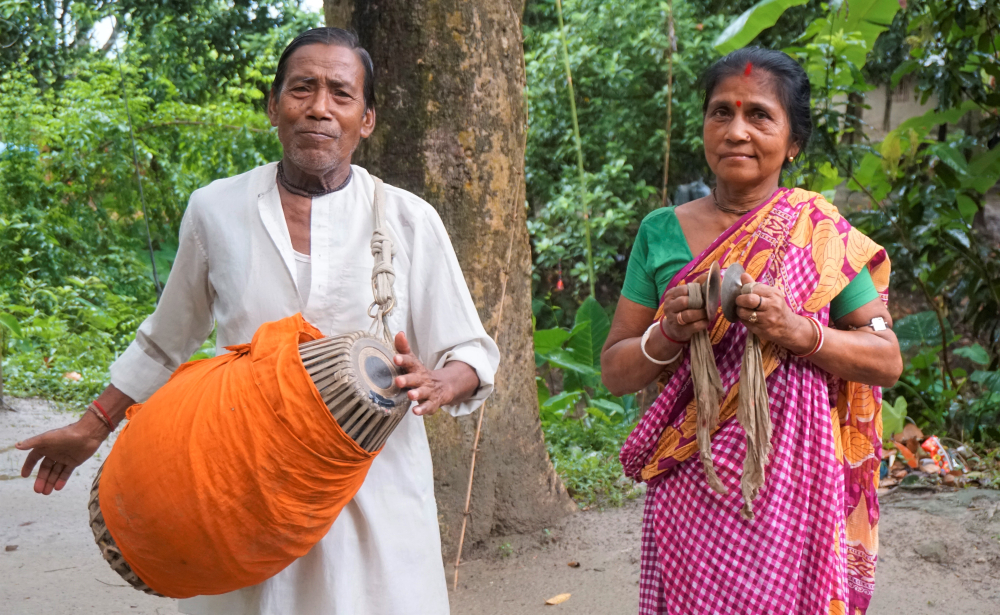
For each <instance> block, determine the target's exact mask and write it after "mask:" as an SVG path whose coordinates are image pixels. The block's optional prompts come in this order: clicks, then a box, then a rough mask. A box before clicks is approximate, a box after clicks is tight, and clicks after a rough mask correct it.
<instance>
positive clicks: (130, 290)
mask: <svg viewBox="0 0 1000 615" xmlns="http://www.w3.org/2000/svg"><path fill="white" fill-rule="evenodd" d="M237 4H238V5H239V6H238V7H236V10H235V11H228V10H227V11H224V12H226V15H225V16H223V18H221V19H220V20H217V22H216V23H215V24H214V25H213V24H212V23H211V22H212V20H213V12H212V11H213V10H215V9H212V7H213V6H215V5H212V4H211V3H207V4H206V3H200V4H199V3H194V4H191V5H185V7H183V10H181V12H175V13H173V14H172V18H171V19H163V20H159V19H154V18H151V17H150V15H151V14H152V13H156V12H157V11H161V12H162V10H166V9H163V7H145V8H136V9H135V10H134V11H132V12H130V13H129V17H128V19H127V20H126V21H127V25H128V28H127V29H128V31H130V32H131V34H132V35H131V36H129V37H126V36H125V34H124V32H118V36H119V40H118V44H119V46H120V47H121V49H122V51H121V53H120V56H119V58H115V57H114V56H111V57H109V56H108V55H107V54H106V53H105V51H106V50H95V49H92V48H90V47H89V46H87V45H82V46H77V47H73V48H64V47H63V46H62V41H63V39H62V38H60V35H58V32H61V31H62V30H60V28H62V29H66V28H68V29H69V30H73V31H74V32H75V35H76V36H78V37H81V38H80V40H82V41H86V37H87V36H88V35H89V32H90V30H91V28H92V27H93V22H94V20H96V19H99V18H100V17H102V16H103V15H104V14H106V13H115V11H116V8H115V7H116V6H118V8H120V6H119V5H116V4H115V3H110V4H108V3H103V4H102V6H101V7H97V8H94V7H92V6H90V5H89V4H88V3H86V2H83V3H74V4H73V7H72V10H71V11H69V12H68V13H67V20H69V21H72V22H73V23H72V24H70V25H67V24H66V23H58V24H57V23H55V22H53V20H52V19H51V15H49V14H48V13H46V11H47V10H48V9H47V8H46V7H45V6H39V7H33V8H32V12H30V14H28V13H25V15H26V16H27V17H28V19H27V21H26V25H24V28H23V29H22V30H21V31H19V32H15V33H9V34H10V37H9V38H6V39H5V41H6V40H16V41H17V42H18V44H17V45H16V46H14V47H5V48H4V49H3V50H2V52H0V67H2V69H3V70H2V71H0V313H2V314H5V319H8V320H9V321H12V322H13V323H14V325H16V326H17V329H18V330H17V331H16V332H15V331H14V330H13V329H12V328H11V327H9V326H4V327H0V328H2V329H3V330H4V331H5V333H4V336H3V338H2V340H0V341H2V342H3V343H2V344H0V356H2V360H3V375H4V377H5V380H6V383H5V384H6V392H7V393H9V394H14V395H44V396H46V397H49V398H52V399H61V400H75V401H84V400H87V399H91V398H93V396H94V395H96V394H97V392H99V391H100V390H101V389H102V388H103V387H104V386H105V385H106V384H107V383H106V378H107V368H108V365H109V364H110V363H111V362H112V361H113V360H114V359H115V357H117V356H118V354H119V353H121V352H122V351H123V350H124V348H125V347H126V345H127V344H128V343H129V341H130V340H131V338H132V336H133V335H134V333H135V330H136V329H137V328H138V325H139V323H140V322H141V321H142V319H143V318H145V317H146V316H147V315H148V314H149V313H150V312H152V310H153V308H154V306H155V302H156V289H155V286H154V284H153V281H152V279H151V272H152V267H151V264H150V261H149V258H150V257H149V252H148V250H147V235H146V228H147V224H148V227H149V231H150V233H151V235H152V243H153V248H154V250H155V259H156V264H157V269H158V274H159V278H160V281H161V282H164V281H165V280H166V277H167V275H168V274H169V268H170V265H171V264H172V260H173V257H174V255H175V253H176V249H177V244H176V237H177V232H178V230H179V225H180V221H181V217H182V215H183V212H184V208H185V207H186V205H187V201H188V198H189V196H190V194H191V192H192V191H194V190H195V189H197V188H199V187H201V186H204V185H206V184H208V183H209V182H211V181H213V180H215V179H218V178H221V177H227V176H231V175H236V174H239V173H242V172H245V171H247V170H249V169H251V168H253V167H255V166H258V165H260V164H263V163H265V162H268V161H270V160H274V159H276V158H278V157H279V156H280V152H281V149H280V144H279V142H278V139H277V136H276V134H275V133H274V131H273V130H272V129H271V127H270V123H269V121H268V119H267V117H266V115H265V114H264V113H263V110H262V109H263V107H262V101H263V98H264V92H265V91H266V89H267V86H268V85H269V79H270V77H267V78H265V77H264V76H263V75H264V73H265V72H266V73H268V74H271V73H273V67H274V65H275V64H276V63H277V56H278V54H279V53H280V51H281V49H282V48H283V46H284V45H285V44H286V43H287V42H288V40H290V39H291V38H292V36H294V35H295V34H297V33H298V32H299V31H300V30H302V29H305V28H306V27H310V26H314V25H316V24H317V23H318V16H317V15H314V14H307V13H303V12H301V11H299V10H298V9H297V8H295V7H294V6H291V5H289V6H285V5H286V4H288V3H284V2H279V3H278V4H279V5H280V6H283V7H285V9H287V12H286V13H282V14H281V16H280V18H272V17H269V16H268V15H270V11H271V8H270V4H273V3H258V8H259V9H260V10H262V11H264V12H265V14H266V15H265V18H264V19H262V20H261V21H255V19H254V17H253V15H252V13H253V11H255V10H257V9H256V8H254V9H252V10H251V7H249V6H248V5H245V3H237ZM215 8H216V9H217V8H218V7H215ZM209 9H212V10H209ZM95 11H96V12H95ZM102 11H103V12H102ZM183 11H189V12H188V13H184V12H183ZM241 11H242V12H241ZM248 11H249V13H248ZM168 12H169V11H168ZM215 12H216V13H217V12H218V11H217V10H215ZM237 13H239V14H237ZM216 17H218V15H216ZM74 20H75V21H74ZM251 22H252V23H251ZM10 25H11V24H10V22H9V21H6V20H2V19H0V31H4V32H6V30H4V28H7V27H8V26H10ZM276 26H277V27H276ZM220 27H222V28H223V30H219V28H220ZM46 28H48V30H46ZM181 30H185V31H184V32H181ZM57 31H58V32H57ZM195 31H197V32H199V33H201V34H205V33H210V34H211V33H214V34H212V35H211V36H212V37H215V36H225V37H227V41H226V43H225V45H222V46H220V47H219V49H222V50H224V51H225V52H226V53H225V54H223V55H222V56H220V55H218V54H217V53H216V54H214V55H213V53H208V52H205V53H202V52H204V49H202V50H201V51H198V50H197V49H194V48H191V49H187V48H185V49H180V47H184V46H185V45H186V44H187V43H186V42H185V41H188V40H189V39H188V38H186V37H189V36H191V35H192V33H193V32H195ZM53 32H57V33H56V34H53V35H52V36H49V34H52V33H53ZM199 36H200V35H199ZM234 37H235V38H234ZM123 38H124V39H126V40H121V39H123ZM210 38H211V37H210ZM213 40H214V39H213ZM26 42H28V43H31V44H29V45H27V46H25V43H26ZM46 45H51V46H52V47H51V48H50V47H46ZM17 49H20V51H18V52H17V53H16V54H15V50H17ZM171 50H173V51H171ZM249 52H252V53H249ZM191 54H194V55H196V56H198V57H199V58H200V60H199V61H194V60H192V57H193V56H192V55H191ZM199 54H200V55H199ZM226 54H229V55H228V56H227V55H226ZM119 59H120V61H121V65H120V66H119ZM122 73H124V81H123V78H122ZM166 77H169V78H166ZM123 90H124V91H125V92H127V94H128V103H129V104H128V113H126V108H125V104H124V98H123ZM129 116H131V117H129ZM130 123H131V124H132V125H133V126H134V132H135V141H136V143H135V145H136V149H137V157H138V165H139V170H138V172H139V174H140V175H141V179H142V189H143V195H144V197H145V212H143V208H142V204H141V202H140V198H139V184H138V182H137V178H136V172H137V171H136V168H135V165H134V162H133V150H132V139H131V134H130V130H129V125H130ZM8 324H9V323H8ZM210 353H211V350H210V349H209V348H207V347H206V348H203V349H202V351H200V353H199V355H196V356H207V355H208V354H210Z"/></svg>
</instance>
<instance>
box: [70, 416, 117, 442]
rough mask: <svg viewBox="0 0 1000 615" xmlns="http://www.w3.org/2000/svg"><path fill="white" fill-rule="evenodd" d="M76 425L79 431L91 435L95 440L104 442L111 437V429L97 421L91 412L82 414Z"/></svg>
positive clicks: (99, 420)
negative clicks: (81, 430)
mask: <svg viewBox="0 0 1000 615" xmlns="http://www.w3.org/2000/svg"><path fill="white" fill-rule="evenodd" d="M77 425H79V426H80V428H81V429H83V430H85V431H86V432H87V433H88V434H90V435H93V436H94V437H95V438H99V439H101V440H106V439H107V437H108V436H109V435H111V429H109V428H108V426H107V425H106V424H105V423H104V421H102V420H101V419H99V418H98V417H97V416H96V415H95V414H94V413H93V412H90V411H87V412H84V413H83V416H81V417H80V420H79V421H77Z"/></svg>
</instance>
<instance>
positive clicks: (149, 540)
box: [88, 178, 410, 598]
mask: <svg viewBox="0 0 1000 615" xmlns="http://www.w3.org/2000/svg"><path fill="white" fill-rule="evenodd" d="M373 179H374V180H375V194H374V199H373V209H374V218H375V230H374V232H373V234H372V241H371V247H372V256H373V257H374V262H375V265H374V268H373V271H372V293H373V295H374V302H373V303H372V305H371V307H370V309H369V316H371V317H372V319H373V325H372V329H373V332H374V335H373V334H371V333H368V332H365V331H355V332H353V333H348V334H345V335H337V336H332V337H321V335H322V334H321V333H320V332H319V331H318V330H317V329H316V328H315V327H313V326H312V325H310V324H309V323H307V322H305V320H304V319H303V318H302V316H301V314H296V315H295V316H290V317H287V318H284V319H282V320H280V321H275V322H271V323H265V324H264V325H262V326H261V327H260V328H259V329H258V331H257V333H256V334H255V335H254V339H253V341H252V342H251V343H250V344H244V345H240V346H234V347H231V348H230V349H231V350H232V351H233V352H231V353H228V354H225V355H220V356H218V357H216V358H214V359H205V360H204V361H195V362H190V363H186V364H185V365H183V366H181V367H180V368H179V369H178V370H177V371H176V372H175V373H174V376H173V377H172V378H171V380H170V382H168V383H167V385H165V386H164V387H163V388H162V389H161V390H160V391H158V392H157V393H156V394H154V395H153V396H152V397H151V398H150V399H149V400H147V401H146V402H145V403H144V404H140V405H137V406H135V407H133V408H132V409H130V410H129V425H128V427H127V428H126V430H124V431H123V432H122V434H121V435H120V436H119V439H118V441H117V442H116V443H115V447H114V448H113V450H112V452H111V454H110V455H109V456H108V459H106V460H105V464H104V465H102V467H101V469H100V470H99V471H98V473H97V476H96V477H95V478H94V483H93V486H92V488H91V492H90V501H89V504H88V508H89V512H90V526H91V529H92V531H93V532H94V540H95V542H96V543H97V545H98V547H100V550H101V554H102V555H103V556H104V559H105V560H107V562H108V563H109V564H110V565H111V567H112V569H114V570H115V572H117V573H118V574H119V575H121V577H122V578H123V579H125V581H127V582H128V583H129V585H131V586H132V587H135V588H136V589H138V590H140V591H143V592H146V593H148V594H153V595H167V596H170V597H174V598H185V597H190V596H194V595H205V594H219V593H225V592H228V591H233V590H235V589H240V588H242V587H248V586H251V585H255V584H257V583H260V582H262V581H264V580H265V579H267V578H270V577H271V576H273V575H274V574H276V573H277V572H279V571H280V570H281V569H283V568H284V567H285V566H287V565H289V564H290V563H291V562H292V561H294V560H295V559H296V558H298V557H301V556H303V555H305V554H306V553H307V552H308V551H309V549H311V548H312V547H313V546H314V545H315V544H316V542H318V541H319V540H320V539H321V538H322V536H324V535H325V534H326V532H327V531H328V530H329V527H330V524H331V523H333V521H334V520H335V519H336V517H337V515H338V514H339V513H340V510H341V509H342V507H343V506H344V505H346V504H347V503H348V502H349V501H350V500H351V499H352V498H353V497H354V495H355V494H356V493H357V490H358V489H359V488H360V487H361V484H362V482H363V480H364V478H365V476H366V475H367V472H368V468H369V467H370V465H371V462H372V460H373V459H374V457H375V456H376V455H377V454H378V452H379V451H380V450H381V449H382V447H383V445H384V444H385V442H386V440H387V439H388V437H389V435H390V434H391V433H392V431H393V430H394V429H395V428H396V426H397V425H398V424H399V422H400V421H401V420H402V419H403V417H404V416H405V415H406V412H407V411H408V410H409V407H410V400H409V398H408V397H407V394H406V391H404V390H401V389H400V388H399V387H398V386H396V377H397V376H399V375H400V371H399V369H398V368H397V367H396V366H395V364H394V363H393V361H392V358H393V356H394V354H395V352H394V351H393V348H392V335H391V333H390V331H389V327H388V315H389V313H390V312H391V311H392V309H393V306H394V305H395V298H394V296H393V292H392V285H393V281H394V278H395V274H394V272H393V268H392V254H393V245H392V241H391V240H390V234H389V230H388V227H387V225H386V223H385V205H384V201H385V190H384V186H383V185H382V182H381V181H380V180H379V179H378V178H373ZM303 339H309V340H311V341H306V342H301V340H303ZM296 346H297V348H298V355H297V356H296V354H295V352H294V348H295V347H296ZM286 349H287V350H286ZM303 372H304V373H303ZM310 382H311V386H310ZM320 400H322V403H320ZM139 408H148V409H143V410H140V409H139ZM174 409H177V410H178V411H177V412H173V410H174ZM326 411H329V412H330V413H331V415H332V417H333V419H334V421H328V420H325V417H324V413H325V412H326ZM126 432H127V433H126ZM220 435H222V436H226V435H228V437H229V438H230V440H229V441H228V444H225V445H222V446H220V447H218V450H216V447H215V443H216V442H219V440H218V438H219V436H220ZM206 447H207V448H206ZM209 449H212V453H211V454H206V451H207V450H209ZM116 452H117V456H116ZM156 455H159V457H158V459H162V460H163V462H162V463H159V462H157V461H153V460H152V457H153V456H156ZM126 458H127V459H130V460H132V459H145V463H146V465H145V466H139V465H135V464H134V463H131V462H129V463H126V462H124V461H122V460H124V459H126ZM150 464H152V465H150ZM283 464H287V465H288V467H292V468H294V469H295V471H294V472H293V473H292V474H291V475H290V477H286V475H285V474H284V467H285V466H284V465H283ZM102 475H103V476H104V479H105V481H104V482H105V492H106V494H107V495H108V497H112V498H114V501H115V508H114V509H113V510H112V509H107V510H105V511H104V512H102V510H101V504H100V498H99V491H100V489H99V488H100V484H101V477H102ZM223 475H225V476H226V478H225V479H220V478H219V477H220V476H223ZM230 481H235V483H238V486H236V487H234V483H233V482H230ZM247 498H249V499H247ZM175 500H176V501H175ZM195 501H197V502H198V505H188V506H185V505H184V504H185V502H195ZM275 510H280V511H282V515H283V517H284V518H283V520H282V523H281V524H279V525H276V524H275V522H274V520H273V519H272V517H271V514H272V511H275ZM104 513H107V515H105V514H104ZM218 519H225V521H224V522H223V523H224V524H228V525H226V526H221V525H220V524H219V522H218V521H217V520H218ZM286 524H287V527H286ZM289 528H294V530H295V531H294V532H291V531H290V530H289ZM112 531H114V532H115V533H116V534H119V536H118V539H119V541H122V542H120V543H116V540H115V538H114V537H113V536H112V534H111V532H112ZM119 545H121V546H124V547H126V548H125V550H124V553H128V554H130V555H129V556H128V557H129V558H132V559H134V561H132V563H131V564H130V563H129V562H127V561H126V557H125V555H124V554H123V551H122V549H121V548H120V546H119ZM140 574H142V575H145V576H146V577H148V578H147V579H146V580H145V581H144V580H143V579H142V578H141V577H140ZM147 581H148V582H149V583H152V584H153V586H155V587H156V588H157V590H159V591H157V590H154V589H152V587H151V586H150V585H149V583H147Z"/></svg>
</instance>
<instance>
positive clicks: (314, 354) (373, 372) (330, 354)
mask: <svg viewBox="0 0 1000 615" xmlns="http://www.w3.org/2000/svg"><path fill="white" fill-rule="evenodd" d="M393 354H394V353H392V352H391V351H390V349H389V348H388V347H387V346H386V344H385V343H384V342H383V341H382V340H381V339H379V338H377V337H374V336H372V335H370V334H368V333H365V332H363V331H356V332H354V333H348V334H346V335H337V336H334V337H327V338H321V339H318V340H313V341H310V342H305V343H303V344H300V345H299V356H300V357H301V360H302V364H303V366H304V367H305V368H306V372H308V374H309V377H310V378H311V379H312V382H313V384H314V385H315V387H316V390H317V391H318V392H319V394H320V396H321V397H322V398H323V402H324V403H325V404H326V407H327V408H329V409H330V412H331V414H333V418H334V419H335V420H336V421H337V424H338V425H340V427H341V429H342V430H343V431H344V433H345V434H347V435H348V436H349V437H350V438H351V439H352V440H354V442H356V443H357V444H358V446H360V447H361V448H363V449H365V450H366V451H368V452H375V451H378V450H379V449H381V448H382V445H383V444H385V441H386V439H388V437H389V435H390V434H391V433H392V431H393V429H395V428H396V426H397V425H398V424H399V422H400V421H401V420H402V419H403V417H404V416H405V415H406V411H407V410H408V409H409V407H410V400H409V398H408V397H407V395H406V391H404V390H402V389H400V388H399V387H398V386H396V382H395V380H396V377H397V376H399V375H400V372H399V370H398V368H397V367H396V365H395V364H394V363H393V362H392V357H393ZM103 471H104V467H103V466H102V467H101V469H100V470H98V472H97V476H96V477H94V484H93V486H92V487H91V490H90V501H89V503H88V509H89V511H90V528H91V530H92V531H93V532H94V541H95V542H96V543H97V546H98V547H99V548H100V550H101V555H103V556H104V559H105V560H106V561H107V562H108V564H110V565H111V568H112V569H113V570H114V571H115V572H117V573H118V574H119V575H121V577H122V578H123V579H125V581H126V582H128V584H129V585H131V586H132V587H134V588H136V589H138V590H139V591H143V592H145V593H147V594H152V595H155V596H159V595H161V594H159V593H157V592H156V591H155V590H153V589H152V588H150V587H149V586H148V585H147V584H146V583H144V582H143V581H142V579H140V578H139V577H138V575H136V574H135V572H134V571H133V570H132V568H131V566H129V565H128V562H126V561H125V558H124V557H123V556H122V553H121V550H120V549H119V548H118V546H117V545H116V544H115V540H114V538H113V537H112V536H111V533H110V532H109V531H108V528H107V525H106V524H105V522H104V515H103V514H101V506H100V501H99V499H98V492H99V487H100V482H101V473H102V472H103Z"/></svg>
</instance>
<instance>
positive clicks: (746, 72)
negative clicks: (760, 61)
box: [743, 62, 753, 77]
mask: <svg viewBox="0 0 1000 615" xmlns="http://www.w3.org/2000/svg"><path fill="white" fill-rule="evenodd" d="M752 70H753V62H747V67H746V69H744V71H743V75H744V76H746V77H749V76H750V71H752Z"/></svg>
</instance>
